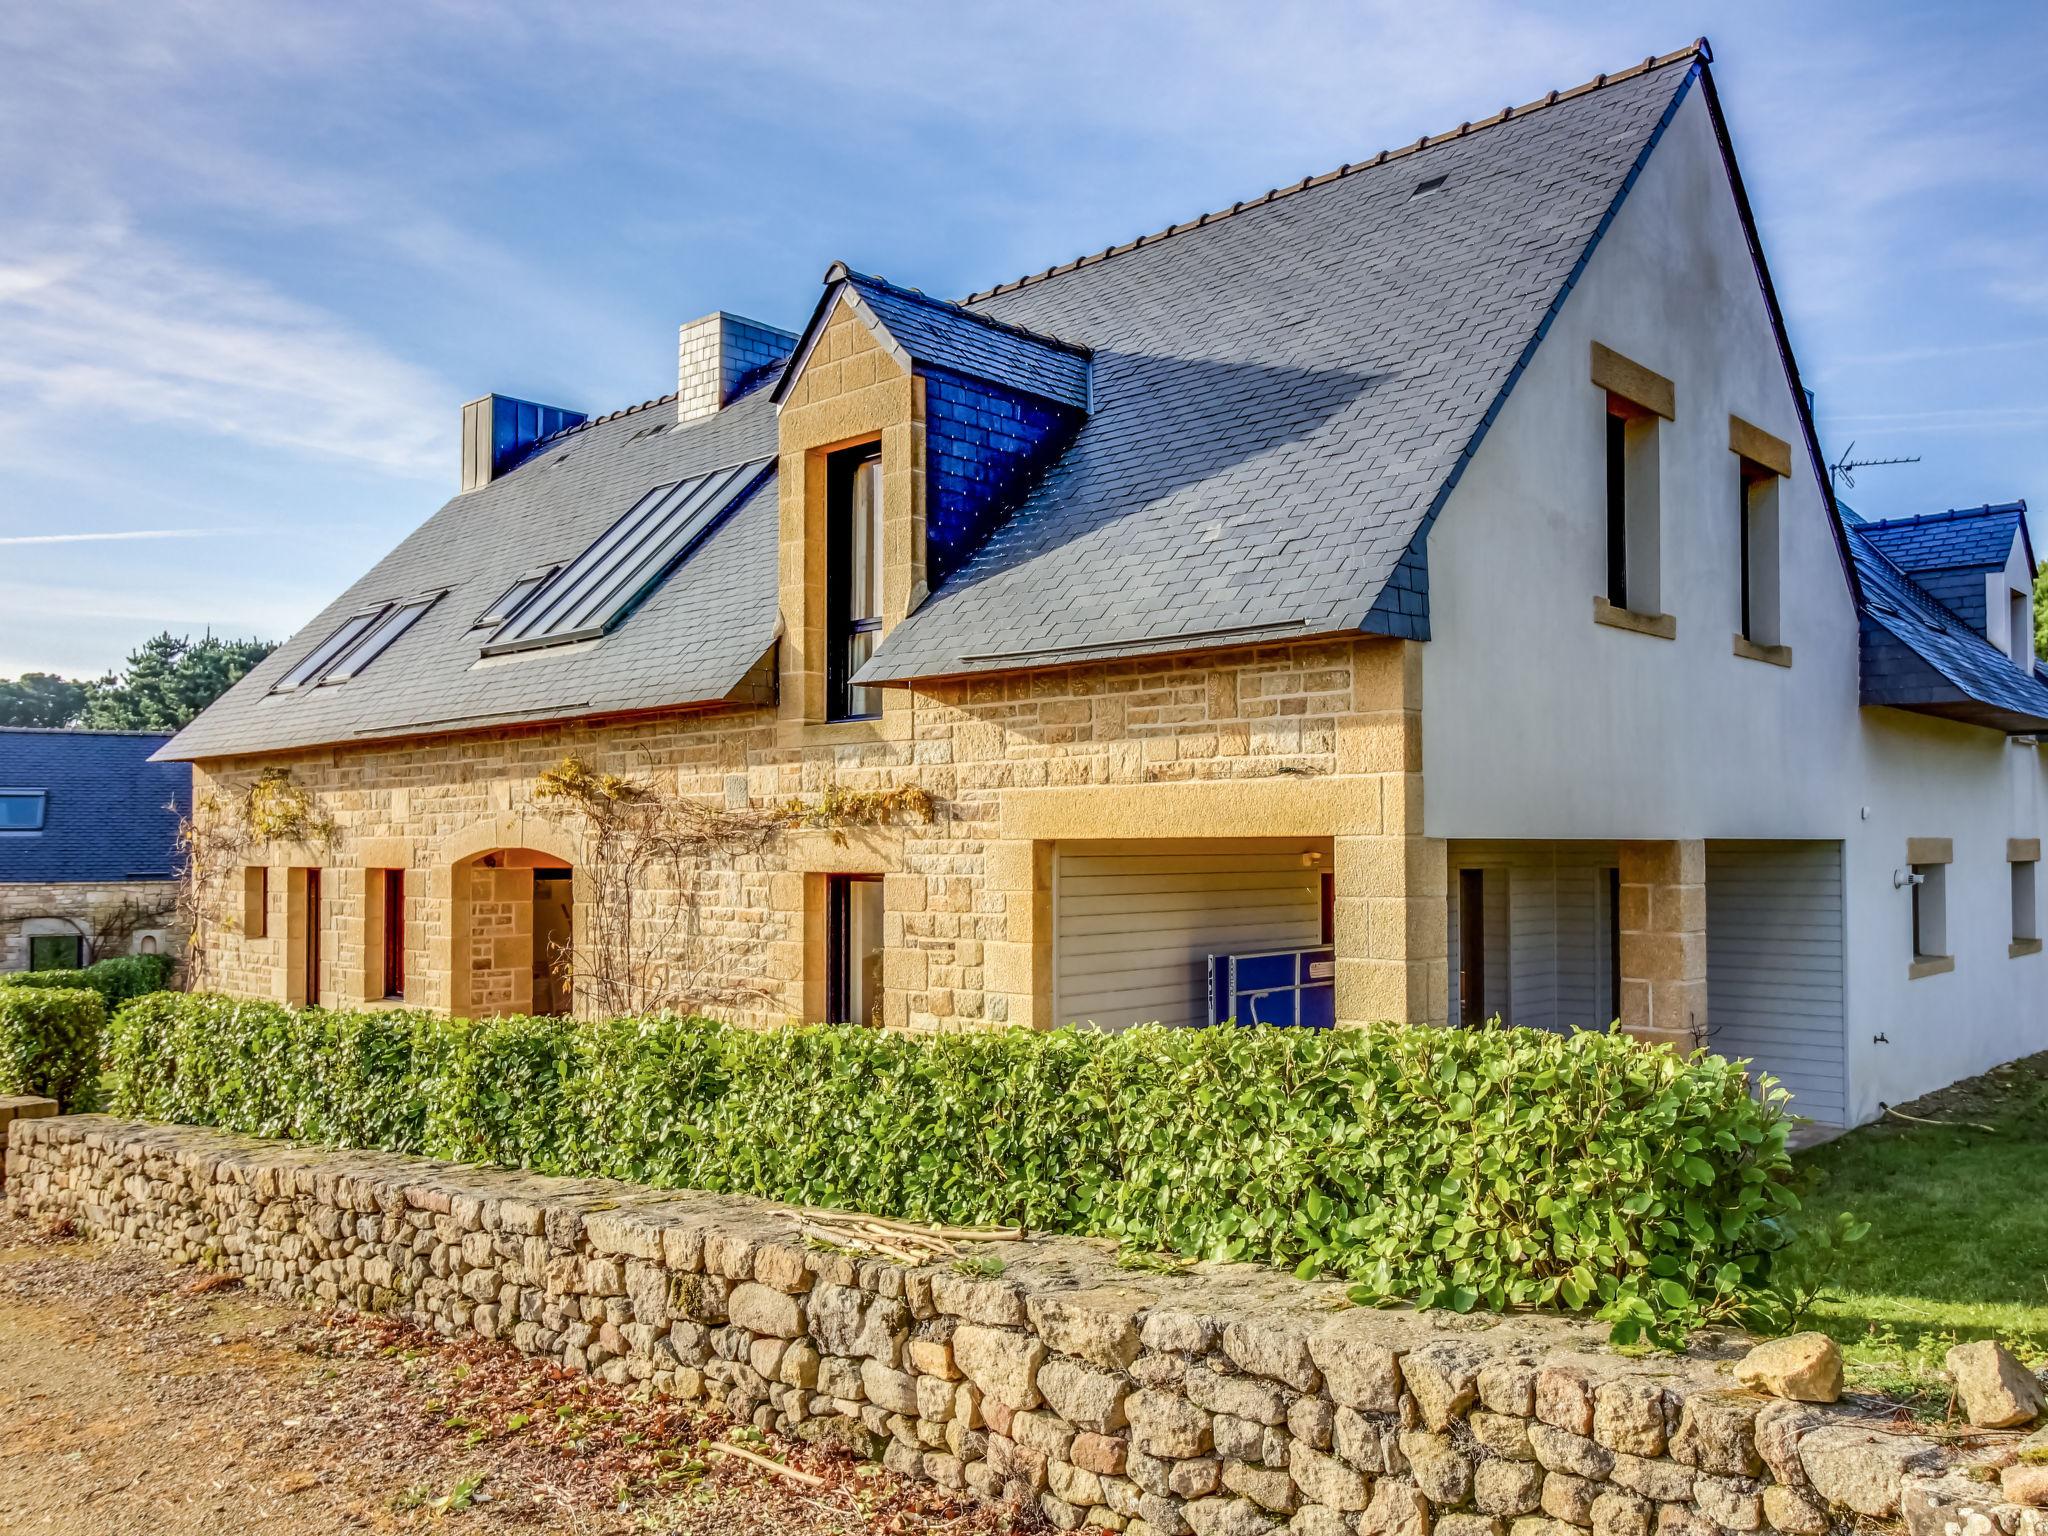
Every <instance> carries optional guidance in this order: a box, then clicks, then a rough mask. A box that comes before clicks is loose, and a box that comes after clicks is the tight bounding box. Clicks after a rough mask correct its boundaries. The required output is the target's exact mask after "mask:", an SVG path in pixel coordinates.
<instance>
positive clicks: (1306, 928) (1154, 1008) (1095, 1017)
mask: <svg viewBox="0 0 2048 1536" xmlns="http://www.w3.org/2000/svg"><path fill="white" fill-rule="evenodd" d="M1318 846H1319V845H1318V844H1317V843H1315V842H1313V841H1292V840H1281V839H1265V838H1260V839H1256V840H1246V841H1242V842H1240V841H1221V840H1219V841H1208V842H1149V843H1062V844H1061V845H1060V846H1059V848H1058V850H1057V853H1056V857H1055V860H1054V867H1053V908H1054V914H1055V915H1054V921H1053V969H1054V975H1055V978H1056V980H1055V991H1054V998H1053V1007H1054V1016H1055V1020H1056V1022H1058V1023H1061V1024H1069V1023H1077V1022H1091V1021H1092V1022H1093V1023H1096V1024H1099V1025H1101V1026H1102V1027H1104V1028H1106V1029H1123V1028H1126V1027H1127V1026H1129V1025H1132V1024H1149V1023H1155V1022H1156V1023H1161V1024H1183V1025H1185V1024H1200V1023H1202V1022H1204V1021H1205V1020H1206V1019H1207V1017H1208V982H1207V977H1206V973H1205V971H1204V969H1203V967H1204V965H1205V963H1206V961H1207V958H1208V956H1210V955H1212V954H1246V953H1250V952H1253V951H1257V950H1268V949H1305V948H1308V947H1309V946H1311V945H1314V944H1316V943H1317V942H1319V941H1320V939H1321V934H1322V885H1321V882H1322V872H1323V871H1324V870H1326V869H1328V868H1329V859H1328V855H1327V854H1319V853H1318ZM1322 846H1324V847H1327V845H1322ZM1311 860H1312V861H1311Z"/></svg>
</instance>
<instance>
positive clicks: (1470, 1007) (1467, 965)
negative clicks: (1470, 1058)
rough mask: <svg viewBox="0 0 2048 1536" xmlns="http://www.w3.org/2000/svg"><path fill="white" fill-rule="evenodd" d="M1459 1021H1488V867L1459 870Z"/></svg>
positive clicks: (1471, 1022)
mask: <svg viewBox="0 0 2048 1536" xmlns="http://www.w3.org/2000/svg"><path fill="white" fill-rule="evenodd" d="M1609 601H1612V599H1609ZM1458 1022H1459V1023H1461V1024H1483V1023H1485V1022H1486V871H1485V870H1483V869H1461V870H1459V871H1458Z"/></svg>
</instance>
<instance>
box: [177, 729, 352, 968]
mask: <svg viewBox="0 0 2048 1536" xmlns="http://www.w3.org/2000/svg"><path fill="white" fill-rule="evenodd" d="M340 837H341V829H340V827H339V826H338V825H337V823H336V822H335V820H334V818H333V817H332V816H330V815H329V814H328V813H327V811H326V810H325V809H324V808H323V807H322V806H321V805H320V802H319V801H318V800H317V799H316V798H315V797H314V796H313V794H312V792H311V791H309V790H308V789H306V788H305V786H303V785H300V784H295V783H293V782H292V776H291V771H290V770H289V769H283V768H269V769H265V770H264V771H263V772H262V773H260V774H258V775H257V776H256V777H255V779H254V780H252V781H251V782H250V783H249V785H248V786H247V787H246V788H244V789H241V790H239V791H230V790H224V789H209V790H206V791H204V792H203V793H201V794H199V795H198V796H196V797H195V798H194V800H193V802H192V811H191V814H190V815H188V816H185V817H182V818H181V819H180V820H179V822H178V894H177V898H176V906H177V913H178V917H179V919H180V920H181V922H182V923H183V925H184V927H185V930H186V932H187V934H188V935H189V938H188V940H187V949H186V952H185V966H186V975H187V977H188V979H189V981H190V984H191V986H192V987H193V988H194V989H195V990H196V989H199V988H203V987H208V986H213V985H216V984H217V983H218V980H219V978H218V977H216V976H215V975H214V974H213V965H214V961H215V955H214V952H213V949H214V947H213V944H212V934H213V933H214V932H215V931H219V932H225V933H236V932H239V931H240V929H241V926H242V923H241V913H240V910H239V905H238V903H237V901H236V896H237V894H238V891H239V881H240V876H241V871H242V869H243V867H244V866H245V865H247V864H251V863H255V862H258V861H257V859H256V858H255V855H256V853H257V852H258V850H267V847H268V845H269V844H271V843H296V844H298V845H300V846H301V847H304V848H308V849H312V850H315V851H318V852H320V853H323V854H324V853H331V852H332V851H333V849H334V846H335V844H336V843H338V842H339V841H340ZM266 857H267V852H266Z"/></svg>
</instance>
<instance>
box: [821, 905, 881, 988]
mask: <svg viewBox="0 0 2048 1536" xmlns="http://www.w3.org/2000/svg"><path fill="white" fill-rule="evenodd" d="M881 883H882V877H881V876H880V875H827V876H826V877H825V1020H826V1022H827V1023H830V1024H865V1023H867V1022H868V1021H867V1020H866V1019H856V1018H852V1017H850V1015H851V1014H852V1012H853V993H854V981H853V967H854V954H853V891H854V887H855V886H866V885H872V886H876V887H879V886H880V885H881Z"/></svg>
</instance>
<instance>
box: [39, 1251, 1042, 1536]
mask: <svg viewBox="0 0 2048 1536" xmlns="http://www.w3.org/2000/svg"><path fill="white" fill-rule="evenodd" d="M720 1440H723V1441H726V1442H727V1443H728V1444H731V1445H735V1446H738V1447H739V1448H740V1449H742V1450H750V1451H752V1452H754V1453H756V1454H759V1455H763V1456H766V1457H768V1458H770V1459H771V1460H774V1461H776V1462H780V1463H785V1464H787V1465H789V1466H791V1467H794V1468H796V1469H798V1470H800V1471H801V1472H803V1473H805V1474H807V1475H808V1478H809V1479H811V1480H808V1481H806V1480H798V1479H795V1478H790V1477H785V1476H783V1475H780V1474H778V1473H774V1472H769V1471H766V1470H762V1469H760V1468H758V1467H756V1466H754V1465H752V1464H750V1463H748V1462H746V1461H744V1460H741V1459H738V1458H735V1457H731V1456H727V1455H724V1454H722V1453H720V1452H718V1451H716V1450H714V1449H713V1446H714V1443H715V1442H717V1441H720ZM1023 1528H1024V1527H1020V1526H1016V1525H1014V1524H1013V1523H1012V1522H1011V1521H1009V1520H1008V1519H1006V1518H1004V1517H1002V1516H1000V1515H998V1514H997V1513H996V1512H994V1511H990V1510H976V1509H973V1508H971V1507H969V1506H967V1505H964V1504H959V1503H955V1502H953V1501H951V1500H949V1499H947V1498H945V1497H944V1496H943V1495H941V1494H939V1493H937V1492H936V1491H934V1490H932V1489H930V1488H928V1487H922V1486H918V1485H913V1484H909V1483H906V1482H904V1481H902V1480H901V1479H898V1478H896V1477H893V1476H891V1475H890V1474H888V1473H886V1472H884V1471H883V1470H882V1469H881V1468H880V1467H878V1466H874V1465H871V1464H868V1463H864V1462H857V1461H854V1460H852V1459H850V1458H846V1457H843V1456H838V1455H834V1454H832V1453H828V1452H824V1451H820V1450H816V1449H813V1448H811V1447H809V1446H802V1445H796V1444H794V1443H784V1442H780V1441H764V1440H763V1439H762V1438H761V1437H760V1436H758V1435H756V1434H754V1433H753V1431H752V1430H750V1429H746V1428H743V1427H740V1426H735V1425H734V1424H732V1423H731V1422H730V1421H728V1420H725V1419H723V1418H721V1417H720V1416H718V1415H717V1414H715V1413H713V1412H711V1411H709V1410H706V1409H699V1408H691V1409H687V1410H686V1409H683V1408H680V1407H677V1406H675V1405H670V1404H662V1403H656V1402H651V1401H648V1400H646V1399H645V1398H644V1397H641V1396H637V1395H636V1394H635V1393H633V1392H631V1391H628V1390H626V1389H620V1388H611V1387H606V1386H604V1385H602V1384H600V1383H595V1382H592V1381H590V1380H589V1379H588V1378H587V1377H581V1376H576V1375H572V1374H571V1373H568V1372H566V1371H562V1370H560V1369H558V1368H556V1367H553V1366H549V1365H547V1364H545V1363H543V1362H539V1361H534V1360H529V1359H526V1358H525V1357H523V1356H521V1355H519V1354H517V1353H516V1352H514V1351H513V1350H511V1349H509V1348H507V1347H504V1346H499V1345H486V1344H481V1343H469V1344H448V1343H443V1342H440V1341H437V1340H434V1339H432V1338H430V1337H428V1336H426V1335H423V1334H420V1333H418V1332H417V1331H415V1330H413V1329H411V1328H408V1327H404V1326H402V1325H398V1324H394V1323H391V1322H389V1321H388V1320H385V1319H381V1318H367V1317H358V1316H348V1315H344V1316H337V1317H332V1318H323V1317H320V1316H318V1315H316V1314H313V1313H310V1312H306V1311H301V1310H298V1309H295V1308H292V1307H288V1306H284V1305H282V1304H280V1303H277V1302H274V1301H270V1300H267V1299H264V1298H262V1297H258V1296H255V1295H253V1294H250V1293H248V1292H246V1291H244V1290H243V1289H242V1288H241V1287H240V1286H239V1285H238V1284H234V1283H227V1284H221V1283H218V1282H217V1280H214V1279H210V1278H202V1277H198V1276H196V1275H195V1273H194V1272H192V1271H176V1270H169V1269H166V1268H165V1267H163V1266H162V1265H160V1264H158V1263H156V1262H154V1261H152V1260H149V1259H146V1258H142V1257H139V1256H137V1255H135V1254H132V1253H126V1252H123V1251H121V1250H119V1249H113V1248H109V1247H106V1246H104V1245H98V1244H88V1243H84V1242H80V1241H77V1240H74V1239H72V1238H70V1237H68V1236H66V1235H63V1234H53V1233H41V1232H35V1231H32V1230H30V1229H29V1228H27V1227H25V1226H23V1225H21V1224H20V1223H16V1222H9V1221H6V1220H0V1531H5V1532H8V1533H10V1536H125V1533H130V1532H133V1533H136V1536H242V1533H245V1532H246V1533H256V1532H263V1533H266V1536H271V1533H275V1532H278V1531H288V1532H290V1533H291V1536H320V1533H326V1532H362V1531H371V1532H384V1531H446V1532H451V1533H475V1536H497V1533H501V1532H511V1531H519V1532H563V1533H573V1536H613V1533H621V1536H623V1533H628V1532H631V1533H663V1532H675V1533H678V1536H700V1533H701V1536H711V1533H727V1532H732V1533H753V1532H760V1533H764V1536H854V1533H860V1532H871V1531H875V1532H887V1533H898V1536H916V1533H939V1532H944V1533H947V1536H998V1533H1003V1532H1009V1531H1013V1530H1020V1529H1023Z"/></svg>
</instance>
